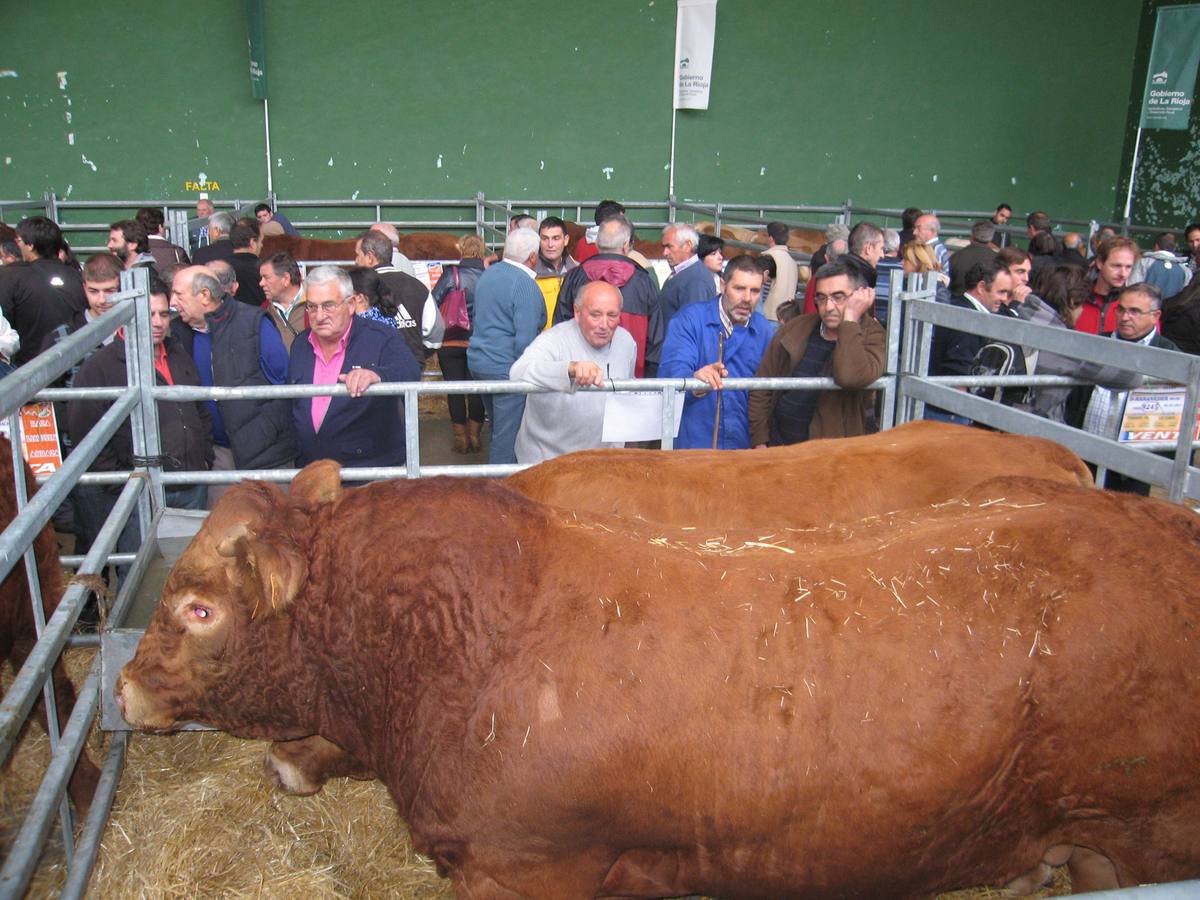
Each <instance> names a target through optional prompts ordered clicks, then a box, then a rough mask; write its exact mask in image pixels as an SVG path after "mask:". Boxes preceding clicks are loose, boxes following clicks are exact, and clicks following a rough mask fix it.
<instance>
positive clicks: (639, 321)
mask: <svg viewBox="0 0 1200 900" xmlns="http://www.w3.org/2000/svg"><path fill="white" fill-rule="evenodd" d="M593 281H605V282H608V283H609V284H611V285H612V286H613V287H615V288H616V289H617V290H619V291H620V292H621V327H622V328H624V329H625V330H626V331H628V332H629V333H630V334H631V335H633V340H634V343H636V344H637V348H638V352H637V363H636V365H635V367H634V375H635V376H636V377H637V378H642V377H645V378H653V377H654V373H655V372H656V371H657V370H658V360H659V357H660V356H661V354H662V342H663V338H664V337H665V335H666V326H665V325H664V324H663V317H662V311H661V309H660V308H659V304H658V291H657V290H655V288H654V280H653V279H652V278H651V277H650V275H649V274H648V273H647V272H646V270H645V269H643V268H642V267H641V266H639V265H638V264H637V263H635V262H634V261H633V260H632V259H630V258H629V257H628V256H623V255H621V254H620V253H598V254H596V255H595V256H592V257H590V258H588V259H587V260H585V261H584V262H582V263H580V264H579V265H578V266H576V267H575V268H574V269H572V270H571V271H570V272H568V273H567V277H566V278H564V279H563V283H562V288H561V289H560V290H559V292H558V305H557V306H556V307H555V308H554V322H553V324H555V325H559V324H561V323H563V322H569V321H570V320H571V318H572V317H573V316H574V315H575V297H576V296H577V295H578V294H579V292H580V291H582V290H583V288H584V286H585V285H587V284H590V283H591V282H593ZM647 369H649V371H648V372H647Z"/></svg>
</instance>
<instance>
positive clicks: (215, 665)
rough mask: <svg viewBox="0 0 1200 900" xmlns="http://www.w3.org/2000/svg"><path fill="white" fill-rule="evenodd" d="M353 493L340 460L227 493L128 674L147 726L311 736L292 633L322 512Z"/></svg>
mask: <svg viewBox="0 0 1200 900" xmlns="http://www.w3.org/2000/svg"><path fill="white" fill-rule="evenodd" d="M340 491H341V486H340V481H339V471H338V467H337V465H336V463H332V462H329V461H322V462H318V463H313V464H312V465H310V466H308V467H307V468H306V469H304V470H303V471H302V472H301V473H300V474H299V475H297V476H296V478H295V480H294V481H293V482H292V486H291V490H290V493H288V494H285V493H284V492H283V491H281V490H280V489H279V488H278V487H276V486H274V485H272V484H267V483H265V482H257V481H252V482H245V483H243V484H241V485H238V486H237V487H235V488H233V489H232V490H230V491H229V492H228V493H226V494H225V495H224V496H223V497H222V498H221V500H220V502H218V503H217V505H216V507H215V508H214V509H213V511H212V512H211V513H210V514H209V517H208V519H207V521H206V522H205V524H204V527H203V528H201V529H200V532H199V533H198V534H197V535H196V537H195V538H194V539H193V541H192V542H191V544H189V545H188V548H187V550H186V551H185V552H184V554H183V556H182V557H181V558H180V560H179V562H178V563H177V564H176V565H175V568H174V569H173V570H172V572H171V575H170V577H169V578H168V579H167V583H166V585H165V586H164V588H163V593H162V597H161V599H160V601H159V605H158V608H157V610H156V611H155V614H154V617H153V619H152V620H151V622H150V624H149V626H148V627H147V629H146V634H145V636H144V637H143V638H142V641H141V643H140V644H139V645H138V650H137V654H136V655H135V656H134V658H133V659H132V660H131V661H130V662H129V664H128V665H126V666H125V668H124V669H123V670H122V672H121V676H120V678H119V679H118V680H117V685H116V695H117V702H118V704H119V705H120V706H121V709H122V712H123V713H124V715H125V718H126V720H128V722H129V723H130V724H131V725H133V726H134V727H135V728H142V729H151V730H167V729H170V728H173V727H175V726H177V725H179V724H181V723H183V722H187V721H197V722H204V723H207V724H211V725H214V726H216V727H218V728H221V729H224V730H226V731H231V732H233V733H236V734H242V735H245V736H253V737H274V738H288V737H299V736H303V735H304V734H308V733H311V728H308V729H306V726H305V725H304V724H303V723H304V722H305V721H307V718H306V717H308V716H311V715H312V714H313V712H314V710H313V709H312V707H313V702H312V701H313V696H312V691H311V678H310V677H309V676H307V675H306V674H305V670H304V666H303V660H302V659H300V658H299V656H300V654H299V653H298V652H297V648H296V647H295V646H294V645H293V644H292V642H291V641H290V640H289V635H290V632H291V628H292V624H293V623H292V618H293V605H294V604H295V603H296V601H297V598H298V597H300V596H301V595H302V594H303V592H304V588H305V583H306V579H307V577H308V559H309V554H310V553H311V552H312V550H313V546H312V542H313V531H312V528H311V518H312V516H313V513H314V510H316V509H317V508H318V507H319V506H320V505H321V504H324V503H328V502H330V501H332V500H334V499H336V498H337V496H338V494H339V493H340Z"/></svg>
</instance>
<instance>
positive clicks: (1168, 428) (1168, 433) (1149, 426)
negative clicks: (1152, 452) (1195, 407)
mask: <svg viewBox="0 0 1200 900" xmlns="http://www.w3.org/2000/svg"><path fill="white" fill-rule="evenodd" d="M1183 401H1184V388H1139V389H1138V390H1135V391H1130V392H1129V398H1128V399H1127V400H1126V401H1125V413H1124V415H1122V417H1121V430H1120V432H1119V433H1118V435H1117V440H1118V441H1120V442H1121V443H1122V444H1138V445H1161V446H1162V447H1169V446H1171V445H1172V444H1174V443H1175V442H1176V441H1177V440H1179V422H1180V419H1182V417H1183ZM1197 418H1198V421H1197V424H1196V431H1195V432H1194V433H1193V439H1200V416H1198V417H1197Z"/></svg>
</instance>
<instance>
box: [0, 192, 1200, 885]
mask: <svg viewBox="0 0 1200 900" xmlns="http://www.w3.org/2000/svg"><path fill="white" fill-rule="evenodd" d="M508 209H509V207H508V206H507V205H506V206H505V207H504V208H503V210H494V212H496V213H500V212H502V211H504V212H507V210H508ZM767 211H771V210H767ZM145 279H146V276H145V273H144V272H143V271H140V270H139V271H135V272H132V273H126V274H125V275H123V276H122V292H121V293H120V294H119V295H117V298H116V299H117V303H116V305H115V306H114V308H113V309H112V310H111V311H109V312H108V313H106V314H105V315H104V316H102V317H101V318H100V319H99V320H97V321H95V322H93V323H91V324H89V325H87V326H86V327H85V328H83V329H82V330H80V331H79V332H77V333H76V334H75V335H73V336H71V337H70V338H68V339H67V340H65V341H63V342H62V343H60V344H58V345H57V346H56V347H54V348H52V349H51V350H49V351H47V352H46V353H44V354H42V355H41V356H39V357H38V358H37V359H35V360H33V361H32V362H30V363H29V364H27V365H26V366H24V367H22V368H21V369H20V370H18V371H17V372H16V373H14V374H13V375H11V376H9V378H8V379H6V380H5V383H4V384H5V390H4V393H3V395H2V396H0V416H11V415H12V414H13V413H14V412H15V411H16V410H17V408H18V407H19V406H20V405H21V404H22V403H23V402H25V401H26V400H27V399H28V398H30V397H33V396H35V395H36V396H37V397H39V398H45V399H69V398H72V397H74V398H79V397H85V396H86V397H89V398H98V397H106V398H108V399H112V400H113V401H114V403H113V406H112V408H111V409H110V410H109V411H108V412H107V413H106V414H105V416H104V417H103V418H102V419H101V420H100V422H99V423H98V425H97V426H96V427H95V428H94V429H93V430H92V432H91V433H90V434H89V435H88V437H87V438H86V439H85V440H84V441H82V442H81V443H80V444H79V446H78V447H76V448H75V450H74V452H72V454H71V455H70V456H69V457H68V458H67V460H66V462H65V464H64V466H63V467H62V469H61V470H60V471H59V472H57V473H56V474H55V475H53V476H52V477H51V478H50V479H49V480H47V481H46V482H45V483H44V484H43V485H42V486H41V489H40V490H39V491H38V492H37V494H36V495H35V496H34V497H33V498H32V499H30V500H29V501H28V502H24V494H23V493H20V492H19V493H18V499H19V500H20V501H21V510H20V513H19V514H18V515H17V517H16V518H15V519H14V521H13V523H12V524H11V525H10V526H9V527H8V528H7V529H6V530H5V531H4V533H3V535H2V536H0V572H4V573H6V572H8V571H9V570H10V569H11V568H12V566H14V565H15V564H17V563H18V562H19V561H20V560H21V559H22V557H24V558H25V559H26V562H27V565H28V564H29V561H30V560H31V555H30V554H29V552H28V547H29V545H30V542H31V541H32V539H33V537H34V535H35V534H36V533H37V531H38V530H39V529H40V528H41V527H42V525H43V524H44V523H45V522H46V521H47V520H48V518H49V516H50V515H51V513H52V512H53V510H54V509H55V507H56V506H57V505H58V504H59V503H60V502H61V501H62V500H63V498H65V497H66V495H67V493H68V492H69V491H70V489H71V487H72V486H73V484H74V483H76V482H77V481H80V480H83V481H87V482H104V483H123V484H124V489H123V491H122V493H121V495H120V498H119V500H118V502H117V504H116V507H115V508H114V510H113V512H112V514H111V515H110V517H109V519H108V521H107V522H106V524H105V526H104V528H103V529H102V531H101V533H100V537H99V538H98V539H97V541H96V543H95V544H94V545H93V547H92V548H91V550H90V551H89V552H88V553H87V555H86V556H85V557H84V558H83V559H82V564H81V567H80V571H81V572H82V573H85V574H87V573H90V574H97V573H99V572H101V571H102V569H103V568H104V565H105V563H106V561H108V560H109V559H110V554H111V553H112V549H113V547H114V545H115V543H116V540H117V537H118V535H119V533H120V530H121V528H122V527H123V526H124V524H125V522H126V521H127V519H128V517H129V516H130V515H132V514H135V513H136V514H137V515H138V516H139V522H140V527H141V531H142V536H143V541H144V542H145V541H147V540H148V539H149V529H150V526H151V523H152V522H153V521H154V516H155V515H157V514H158V513H159V512H160V511H161V510H162V507H163V502H164V494H163V488H164V486H165V485H175V484H194V483H224V482H234V481H238V480H240V479H242V478H243V477H254V478H262V479H266V480H273V481H287V480H289V479H290V478H291V477H292V476H293V474H294V470H284V469H280V470H271V471H253V472H248V471H232V472H164V471H162V469H161V467H160V465H161V463H160V461H159V450H160V447H159V442H158V431H157V413H156V408H155V403H154V402H153V401H154V400H160V399H161V400H186V399H202V398H216V399H228V398H235V397H236V398H248V397H267V396H271V397H304V396H318V395H341V394H344V393H345V387H344V386H343V385H337V386H312V385H289V386H268V387H257V388H201V387H182V386H175V387H159V386H156V385H155V383H154V374H153V372H154V370H153V363H152V361H151V341H150V334H149V316H148V309H149V304H148V300H146V299H145V298H146V280H145ZM891 289H892V293H891V297H892V298H893V299H892V301H891V306H890V309H889V315H888V316H887V324H888V333H889V334H888V359H887V366H886V372H885V375H884V376H883V377H882V378H880V379H879V380H878V381H876V382H875V383H874V384H872V385H871V387H872V388H874V389H876V390H879V391H880V392H881V395H882V403H881V410H882V415H881V423H880V424H881V426H882V427H883V428H888V427H891V426H892V425H893V424H894V423H901V422H905V421H910V420H912V419H915V418H919V417H921V415H922V412H923V405H924V404H925V403H935V404H936V405H938V406H940V407H942V408H944V409H948V410H950V411H952V412H955V413H958V414H961V415H964V416H967V417H969V418H971V419H973V420H975V421H977V422H981V423H984V424H987V425H989V426H992V427H996V428H1000V429H1002V430H1007V431H1017V432H1022V433H1029V434H1036V435H1040V436H1044V437H1048V438H1050V439H1052V440H1056V441H1058V442H1060V443H1062V444H1064V445H1066V446H1067V447H1069V448H1070V449H1072V450H1074V451H1075V452H1076V453H1078V454H1079V455H1081V456H1082V457H1084V458H1085V459H1088V460H1091V461H1093V462H1095V463H1098V464H1099V465H1101V466H1104V467H1106V468H1109V469H1112V470H1114V471H1118V472H1122V473H1124V474H1127V475H1130V476H1132V477H1135V478H1138V479H1141V480H1143V481H1147V482H1150V483H1152V484H1157V485H1160V486H1162V487H1163V488H1165V489H1166V491H1167V492H1168V495H1169V496H1170V497H1171V499H1173V500H1176V501H1179V500H1181V499H1183V498H1192V499H1200V477H1197V476H1200V470H1198V469H1197V468H1195V467H1193V466H1191V465H1190V464H1189V463H1190V456H1191V452H1192V432H1191V429H1190V428H1183V429H1181V433H1180V436H1179V440H1178V443H1177V446H1176V450H1175V455H1174V459H1173V460H1166V459H1162V458H1160V457H1156V456H1154V455H1152V454H1149V453H1147V452H1145V451H1143V450H1140V449H1138V448H1134V447H1127V446H1122V445H1120V444H1118V443H1117V442H1116V441H1114V440H1111V439H1108V438H1105V437H1100V436H1097V435H1091V434H1086V433H1083V432H1079V431H1076V430H1074V429H1071V428H1068V427H1066V426H1064V425H1060V424H1057V423H1054V422H1050V421H1047V420H1045V419H1041V418H1039V417H1037V416H1034V415H1031V414H1029V413H1025V412H1022V411H1020V410H1016V409H1012V408H1009V407H1005V406H1002V405H1000V404H998V403H996V402H994V401H992V400H989V399H985V398H981V397H976V396H973V395H970V394H968V393H964V392H962V391H960V390H956V389H955V388H957V387H962V386H967V385H1015V384H1025V385H1064V384H1073V383H1077V382H1073V381H1072V380H1070V379H1066V378H1062V377H1056V376H1036V375H1035V376H1021V377H1016V378H1014V377H996V376H974V377H954V378H946V377H943V378H934V377H929V376H928V374H927V372H928V364H929V355H930V338H931V331H932V328H933V326H935V325H938V326H942V327H950V328H955V329H958V330H963V331H972V332H975V333H978V334H982V335H985V336H986V337H988V338H994V339H998V340H1004V341H1009V342H1012V343H1018V344H1024V345H1029V346H1033V347H1037V348H1040V349H1045V350H1052V351H1055V352H1058V353H1063V354H1068V355H1074V356H1077V357H1079V358H1083V359H1088V360H1092V361H1095V362H1100V363H1107V364H1112V365H1117V366H1122V367H1125V368H1133V369H1135V370H1137V371H1140V372H1143V373H1145V374H1147V375H1150V376H1153V377H1154V378H1156V379H1159V380H1163V381H1167V382H1172V383H1176V384H1182V385H1186V387H1187V398H1186V403H1185V413H1184V422H1186V423H1190V422H1194V421H1195V414H1196V406H1197V399H1198V397H1200V357H1190V356H1187V355H1185V354H1181V353H1172V352H1168V351H1162V350H1156V349H1151V348H1146V347H1141V346H1130V345H1126V344H1120V343H1118V342H1116V341H1112V340H1107V339H1101V338H1098V337H1093V336H1089V335H1081V334H1077V333H1075V332H1071V331H1067V330H1065V329H1054V328H1048V327H1045V326H1040V325H1033V324H1030V323H1026V322H1020V321H1015V320H1011V319H1005V318H1002V317H999V316H989V315H986V314H982V313H977V312H973V311H969V310H963V309H959V308H956V307H950V306H947V305H944V304H938V303H936V302H935V301H934V283H933V280H932V278H931V277H924V278H919V277H911V278H909V279H908V282H907V284H905V283H904V282H903V276H902V275H901V274H900V273H893V276H892V283H891ZM139 299H140V300H141V302H137V301H138V300H139ZM123 325H127V326H130V327H127V328H126V332H125V334H126V340H127V341H128V342H129V348H128V352H127V365H128V369H127V375H128V386H127V387H118V388H104V389H71V390H67V389H53V390H51V389H48V388H47V385H49V384H51V383H52V382H53V381H54V380H55V379H56V378H58V376H59V375H61V374H62V373H63V372H65V371H66V370H67V369H68V368H69V367H70V366H72V365H73V364H74V363H75V362H77V361H78V360H79V359H81V358H82V357H83V356H84V354H86V353H87V352H88V351H89V350H90V349H91V348H92V347H94V346H95V345H97V344H98V343H100V342H101V341H102V340H103V339H104V338H105V337H106V336H107V335H108V334H110V333H112V332H113V331H114V330H115V329H116V328H118V327H121V326H123ZM704 387H705V385H704V383H703V382H700V381H698V380H696V379H653V380H629V381H618V382H615V383H614V384H613V385H612V386H611V387H610V388H606V389H610V390H611V389H615V390H619V391H624V390H640V391H646V390H653V391H658V392H661V394H662V397H663V413H662V423H661V425H662V438H663V446H664V447H665V448H668V449H669V448H670V447H671V446H672V445H673V424H674V412H675V408H676V404H677V403H679V402H681V401H680V399H679V398H680V395H681V393H682V392H684V391H688V390H700V389H703V388H704ZM726 387H727V389H729V390H741V389H759V388H762V389H772V390H781V389H795V388H801V387H802V388H810V389H820V390H835V389H837V387H836V385H835V384H834V383H833V381H832V379H829V378H807V379H792V378H781V379H728V380H727V381H726ZM540 390H541V389H539V388H534V387H533V386H531V385H527V384H524V383H512V382H507V381H497V382H473V383H462V382H454V383H399V384H378V385H374V386H372V387H371V389H370V391H371V393H372V394H388V395H395V396H399V397H402V398H403V401H404V406H405V412H406V424H407V427H406V442H407V444H406V449H407V454H408V462H407V464H406V466H404V467H397V468H379V469H350V470H346V471H345V476H346V477H347V479H348V480H366V479H375V478H382V477H406V478H418V477H425V476H432V475H457V476H462V475H488V476H501V475H507V474H510V473H512V472H514V471H517V470H519V469H520V468H522V467H521V466H510V465H503V466H501V465H496V466H493V465H474V466H472V465H457V466H424V465H423V464H422V461H421V458H420V427H421V423H420V417H419V414H418V401H419V398H420V397H421V396H422V395H424V394H452V393H503V392H520V393H532V392H537V391H540ZM127 416H129V417H131V425H132V431H133V440H134V452H135V454H136V455H137V456H138V458H139V459H141V460H144V461H145V463H146V464H145V465H143V466H139V467H138V468H137V469H136V470H135V471H133V472H117V473H103V474H99V473H94V474H90V475H84V472H85V471H86V469H87V468H88V467H89V466H90V465H91V463H92V462H93V460H94V459H95V457H96V455H97V454H98V453H99V451H100V449H101V448H102V447H103V446H104V444H105V443H106V442H107V441H108V440H109V438H110V437H111V436H112V434H113V433H114V432H115V431H116V429H117V427H118V426H119V425H120V424H121V422H122V421H123V420H124V419H125V418H126V417H127ZM1189 417H1190V418H1189ZM13 434H14V437H15V438H16V437H19V430H18V429H17V428H16V425H15V422H14V426H13ZM14 452H19V448H18V449H17V450H15V451H14ZM122 561H127V560H125V559H124V558H122ZM139 565H143V566H144V554H139V555H138V558H137V560H136V561H135V564H134V568H133V571H131V573H130V575H129V576H128V577H127V579H126V581H125V583H124V584H123V586H122V588H121V591H120V592H119V594H118V597H117V600H116V604H115V605H114V608H113V611H112V618H111V619H110V623H111V624H112V625H120V624H121V619H122V617H123V615H124V610H126V609H128V608H129V607H130V606H131V600H132V591H133V590H135V588H136V586H137V582H138V581H139V580H140V574H141V571H140V570H139ZM30 571H32V570H30ZM33 587H34V591H33V593H34V605H35V609H38V610H40V600H39V598H38V596H37V589H36V582H33ZM85 600H86V591H85V589H84V588H83V587H82V586H81V585H78V584H73V585H72V586H71V587H70V588H68V590H67V591H66V593H65V594H64V596H63V598H62V599H61V601H60V602H59V604H58V608H57V610H56V611H55V613H54V614H53V616H51V618H50V619H49V620H48V621H47V622H45V624H44V627H41V626H39V635H40V638H39V641H38V644H37V647H36V649H35V651H34V653H33V654H31V656H30V658H29V660H28V661H27V663H26V664H25V666H23V667H22V669H21V671H20V672H19V673H18V675H17V678H16V680H15V681H14V683H13V685H12V687H11V688H10V690H9V691H8V693H7V694H6V695H5V697H4V700H3V704H2V705H0V762H2V761H3V760H4V759H5V758H7V756H8V755H9V753H10V752H11V750H12V747H13V743H14V741H15V739H16V736H17V734H18V732H19V730H20V728H21V725H22V723H23V722H24V720H25V718H26V717H27V716H28V713H29V710H30V708H31V707H32V705H33V703H34V701H35V699H36V696H37V693H38V691H39V690H42V689H43V688H44V686H45V685H46V684H47V676H48V673H49V672H50V668H51V666H52V665H53V663H54V661H55V660H57V659H58V658H59V655H60V654H61V652H62V649H63V647H64V645H65V644H66V643H67V640H68V636H69V634H70V631H71V629H72V627H73V625H74V623H75V620H76V618H77V617H78V615H79V612H80V610H81V609H82V607H83V604H84V602H85ZM98 666H99V659H98V660H97V663H96V665H94V666H93V667H92V670H91V672H89V674H88V676H87V679H86V681H85V683H84V685H83V688H82V689H81V691H80V695H79V702H78V703H77V704H76V707H75V709H74V711H73V712H72V715H71V718H70V721H69V724H68V726H67V728H66V729H65V730H64V732H63V734H62V735H61V736H57V735H56V736H54V737H53V738H52V746H53V751H52V757H51V763H50V765H49V767H48V769H47V772H46V775H45V777H44V779H43V782H42V785H41V787H40V789H39V791H38V794H37V796H36V798H35V800H34V802H33V804H32V806H31V809H30V811H29V814H28V816H27V817H26V820H25V824H24V825H23V827H22V829H21V832H20V834H19V835H18V838H17V842H16V844H15V845H14V846H13V849H12V851H11V852H10V854H9V856H8V859H7V860H6V861H5V864H4V867H3V870H0V898H3V897H9V896H20V895H21V893H22V892H23V891H24V889H25V886H26V885H27V883H28V880H29V878H30V877H31V875H32V873H33V871H34V867H35V866H36V862H37V859H38V858H39V856H40V853H41V850H42V847H43V845H44V843H45V840H46V838H47V835H48V834H49V831H50V829H51V828H52V827H53V822H54V818H55V815H56V814H58V816H59V817H60V819H61V824H62V828H63V839H64V844H65V846H66V847H67V852H68V855H69V856H70V865H69V874H68V889H67V890H66V892H65V896H68V897H75V896H80V895H81V894H82V893H83V892H84V890H85V889H86V885H87V881H88V878H89V877H90V871H91V867H92V866H93V864H94V862H95V857H96V852H97V849H98V841H99V838H100V835H101V834H102V832H103V829H104V825H105V821H106V818H107V815H108V811H109V809H110V807H111V803H112V797H113V794H114V792H115V788H116V783H117V780H118V779H119V777H120V773H121V770H122V766H123V761H124V755H125V751H126V748H127V746H128V743H127V742H128V735H127V734H125V733H116V734H113V735H112V738H111V742H110V747H109V751H108V755H107V758H106V760H105V763H104V765H103V779H102V782H101V787H100V790H99V793H98V794H97V797H96V799H95V801H94V803H93V806H92V808H91V811H90V812H89V815H88V819H87V821H86V823H85V825H84V829H83V831H82V833H81V838H80V840H79V842H78V844H77V845H74V846H73V844H72V841H71V815H70V810H69V809H68V808H67V806H66V804H65V801H64V800H63V796H64V790H65V787H66V782H67V778H68V777H69V774H70V772H71V769H72V767H73V764H74V761H75V759H76V758H77V757H78V754H79V752H80V749H81V748H82V746H83V743H84V740H85V738H86V735H87V732H88V729H89V727H90V726H91V723H92V722H93V720H94V719H95V716H96V709H97V704H98V700H99V694H100V686H99V684H100V682H99V676H98ZM48 700H49V701H50V702H51V703H52V698H50V697H48ZM50 719H51V721H53V720H54V715H53V713H51V715H50Z"/></svg>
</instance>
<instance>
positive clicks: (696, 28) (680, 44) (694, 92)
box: [675, 0, 717, 109]
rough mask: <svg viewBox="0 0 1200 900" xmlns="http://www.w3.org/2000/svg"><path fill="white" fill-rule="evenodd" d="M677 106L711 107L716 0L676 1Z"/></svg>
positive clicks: (681, 107) (677, 107)
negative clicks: (709, 90) (709, 96)
mask: <svg viewBox="0 0 1200 900" xmlns="http://www.w3.org/2000/svg"><path fill="white" fill-rule="evenodd" d="M676 2H677V3H678V11H677V12H676V15H675V109H708V88H709V85H710V84H711V82H712V58H713V40H714V38H715V37H716V33H717V0H676Z"/></svg>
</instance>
